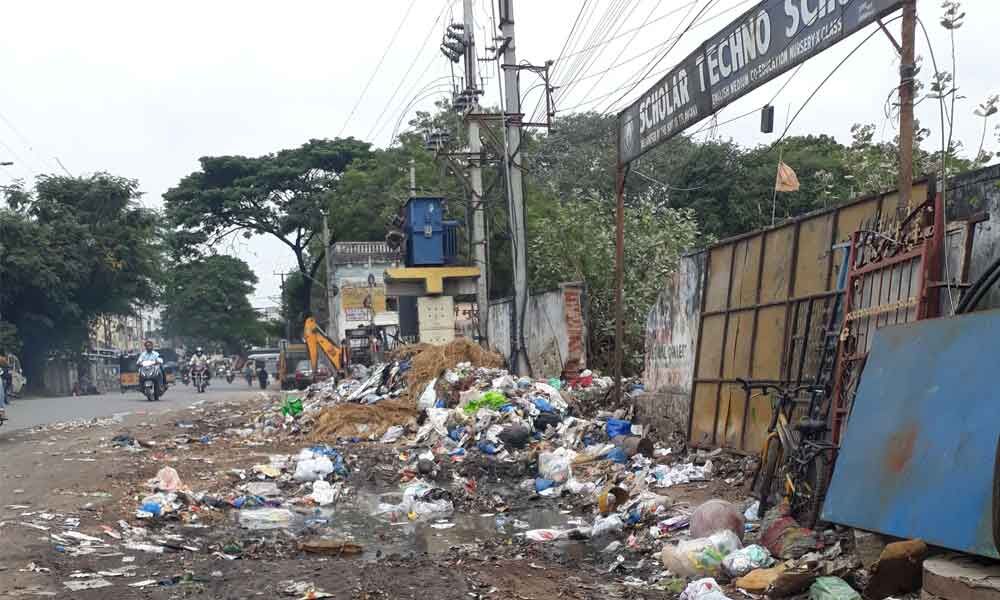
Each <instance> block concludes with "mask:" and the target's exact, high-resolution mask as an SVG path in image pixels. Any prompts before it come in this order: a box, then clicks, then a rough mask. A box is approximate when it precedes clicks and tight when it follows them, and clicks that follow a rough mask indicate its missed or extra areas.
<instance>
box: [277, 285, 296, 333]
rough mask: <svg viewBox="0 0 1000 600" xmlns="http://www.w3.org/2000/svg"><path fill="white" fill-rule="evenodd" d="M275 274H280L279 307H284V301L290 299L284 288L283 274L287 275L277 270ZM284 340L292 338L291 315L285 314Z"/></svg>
mask: <svg viewBox="0 0 1000 600" xmlns="http://www.w3.org/2000/svg"><path fill="white" fill-rule="evenodd" d="M275 275H279V276H281V307H282V308H284V307H285V302H288V301H289V300H290V298H288V293H287V291H286V290H285V275H287V273H284V272H278V273H275ZM285 340H287V341H289V342H291V340H292V317H291V315H285Z"/></svg>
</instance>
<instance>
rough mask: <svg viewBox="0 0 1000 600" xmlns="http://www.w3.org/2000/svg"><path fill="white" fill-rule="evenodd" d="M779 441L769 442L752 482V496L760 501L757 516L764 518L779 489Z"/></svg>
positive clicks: (772, 504) (776, 439)
mask: <svg viewBox="0 0 1000 600" xmlns="http://www.w3.org/2000/svg"><path fill="white" fill-rule="evenodd" d="M781 454H782V452H781V441H780V440H778V438H775V439H773V440H771V443H770V444H768V446H767V455H766V456H765V457H764V459H763V460H762V461H761V463H760V468H759V469H758V470H757V476H756V477H754V481H753V496H754V497H755V498H757V500H759V501H760V508H759V509H758V511H757V514H758V515H759V516H760V517H763V516H764V513H766V512H767V511H768V510H770V508H771V507H772V506H774V502H775V501H776V497H775V496H777V495H778V493H777V492H778V491H779V490H780V489H781V482H780V481H779V478H778V467H779V465H780V463H781Z"/></svg>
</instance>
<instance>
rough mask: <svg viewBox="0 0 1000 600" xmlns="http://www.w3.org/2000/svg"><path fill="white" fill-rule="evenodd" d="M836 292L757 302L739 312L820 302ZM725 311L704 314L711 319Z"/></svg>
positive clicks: (743, 307) (742, 307)
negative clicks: (811, 301) (812, 301)
mask: <svg viewBox="0 0 1000 600" xmlns="http://www.w3.org/2000/svg"><path fill="white" fill-rule="evenodd" d="M835 293H836V292H835V291H833V290H831V291H827V292H816V293H815V294H806V295H805V296H799V297H797V298H787V299H785V300H774V301H771V302H759V303H757V304H747V305H746V306H741V307H740V308H739V310H750V309H764V308H771V307H773V306H781V305H782V304H792V303H795V302H803V301H805V300H822V299H824V298H828V297H830V296H832V295H834V294H835ZM725 312H726V311H725V310H712V311H708V312H706V313H704V314H705V316H706V317H713V316H717V315H721V314H725Z"/></svg>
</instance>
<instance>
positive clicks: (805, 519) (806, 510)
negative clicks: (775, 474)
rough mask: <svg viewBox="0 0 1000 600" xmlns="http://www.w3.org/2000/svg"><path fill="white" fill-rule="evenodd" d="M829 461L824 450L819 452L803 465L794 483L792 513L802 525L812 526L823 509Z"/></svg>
mask: <svg viewBox="0 0 1000 600" xmlns="http://www.w3.org/2000/svg"><path fill="white" fill-rule="evenodd" d="M829 474H830V462H829V460H828V459H827V456H826V453H825V452H819V453H817V454H816V456H814V457H813V458H812V460H810V461H809V463H808V464H806V465H805V471H804V472H803V474H802V480H801V481H798V482H796V484H795V495H794V496H793V497H792V515H793V516H794V517H795V518H796V520H798V522H799V523H801V524H802V526H803V527H808V528H810V529H811V528H813V527H814V526H815V525H816V522H817V521H819V515H820V513H821V512H822V510H823V499H824V498H825V497H826V487H827V483H828V482H829Z"/></svg>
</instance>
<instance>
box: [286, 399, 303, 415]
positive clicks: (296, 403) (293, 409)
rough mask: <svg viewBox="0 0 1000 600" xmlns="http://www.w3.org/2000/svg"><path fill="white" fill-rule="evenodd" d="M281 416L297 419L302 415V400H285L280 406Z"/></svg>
mask: <svg viewBox="0 0 1000 600" xmlns="http://www.w3.org/2000/svg"><path fill="white" fill-rule="evenodd" d="M281 414H283V415H291V416H293V417H297V416H299V415H301V414H302V400H301V399H300V398H285V403H284V404H282V405H281Z"/></svg>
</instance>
